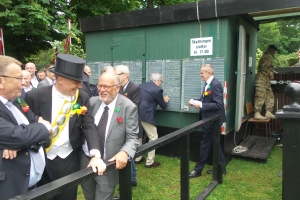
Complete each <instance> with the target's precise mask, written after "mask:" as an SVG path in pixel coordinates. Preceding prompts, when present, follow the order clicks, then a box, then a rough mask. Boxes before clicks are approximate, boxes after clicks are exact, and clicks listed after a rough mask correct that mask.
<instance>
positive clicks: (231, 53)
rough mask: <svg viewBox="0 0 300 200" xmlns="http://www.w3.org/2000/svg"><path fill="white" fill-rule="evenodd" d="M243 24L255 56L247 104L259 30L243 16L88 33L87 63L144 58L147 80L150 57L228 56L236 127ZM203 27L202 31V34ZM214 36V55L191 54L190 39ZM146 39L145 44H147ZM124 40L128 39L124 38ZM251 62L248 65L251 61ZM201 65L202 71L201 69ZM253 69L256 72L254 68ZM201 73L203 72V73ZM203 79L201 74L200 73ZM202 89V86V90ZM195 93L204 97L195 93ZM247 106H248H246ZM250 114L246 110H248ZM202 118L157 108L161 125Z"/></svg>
mask: <svg viewBox="0 0 300 200" xmlns="http://www.w3.org/2000/svg"><path fill="white" fill-rule="evenodd" d="M239 25H243V26H244V28H245V30H246V32H247V34H248V35H249V41H248V44H249V47H248V54H249V55H248V57H249V56H251V57H252V65H253V66H252V68H249V67H247V70H246V84H245V85H246V95H245V104H246V103H247V102H249V101H252V99H253V94H254V86H253V85H254V84H253V81H254V75H255V52H256V40H257V30H256V28H254V27H253V26H252V25H251V24H250V23H248V22H247V21H246V20H244V19H243V18H241V17H239V16H231V17H224V18H218V19H217V18H214V19H206V20H201V21H200V23H199V22H198V21H192V22H185V23H173V24H162V25H156V26H144V27H137V28H128V29H117V30H109V31H99V32H92V33H86V34H85V37H86V54H87V62H96V61H113V60H120V59H121V60H126V61H129V60H142V62H143V81H145V79H146V71H145V63H146V60H165V59H185V58H189V59H193V58H201V59H202V58H216V57H221V58H225V65H224V72H223V73H224V80H225V81H227V85H228V88H227V94H228V98H227V110H226V115H227V119H228V120H227V128H226V131H230V130H231V129H232V128H234V117H235V106H236V105H235V101H236V99H235V98H236V74H235V71H236V70H237V59H238V58H237V55H238V52H237V51H238V50H237V48H238V30H239ZM200 28H201V30H202V31H201V33H200ZM199 37H213V55H212V56H198V57H191V56H190V39H191V38H199ZM118 38H126V41H127V43H128V42H130V43H131V44H132V45H131V46H130V48H129V49H128V48H124V49H122V48H121V46H120V45H119V43H120V42H122V39H118ZM143 40H144V43H143ZM123 42H124V41H123ZM247 65H248V64H247ZM200 67H201V66H199V71H200ZM250 70H252V74H251V71H250ZM199 74H200V72H199ZM199 79H200V76H199ZM200 90H201V89H200ZM195 96H200V93H199V94H195ZM243 109H245V108H243ZM245 113H246V112H245ZM197 120H198V114H196V113H184V112H171V111H161V110H159V111H157V112H156V122H157V125H160V126H166V127H173V128H182V127H184V126H187V125H189V124H191V123H193V122H195V121H197Z"/></svg>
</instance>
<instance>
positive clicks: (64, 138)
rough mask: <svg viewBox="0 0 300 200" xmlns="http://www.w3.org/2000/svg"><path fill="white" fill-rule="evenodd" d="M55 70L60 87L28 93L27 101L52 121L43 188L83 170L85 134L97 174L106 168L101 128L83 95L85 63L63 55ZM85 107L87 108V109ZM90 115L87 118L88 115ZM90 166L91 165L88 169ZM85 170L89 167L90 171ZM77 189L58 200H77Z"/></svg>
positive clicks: (60, 195)
mask: <svg viewBox="0 0 300 200" xmlns="http://www.w3.org/2000/svg"><path fill="white" fill-rule="evenodd" d="M56 60H57V62H56V66H55V68H50V69H49V70H50V71H51V72H53V73H55V75H56V83H55V85H53V86H46V87H42V88H38V89H36V90H32V91H30V92H27V93H26V96H25V100H26V102H27V103H28V105H29V106H30V108H31V109H32V111H33V112H34V113H35V114H37V115H39V116H42V117H43V118H44V119H46V120H49V121H51V123H52V131H53V134H54V136H53V137H52V138H51V144H49V145H48V146H47V148H46V152H47V165H46V170H45V173H44V174H43V177H42V180H41V183H40V185H42V184H46V183H49V182H51V181H54V180H57V179H59V178H62V177H64V176H67V175H69V174H72V173H74V172H76V171H78V170H79V153H80V151H82V149H81V145H82V132H83V136H84V137H85V138H86V140H87V142H88V144H89V147H90V149H89V150H90V151H89V153H90V154H91V155H93V156H94V157H93V158H92V159H90V164H89V165H88V166H92V168H93V171H94V172H96V171H97V169H98V174H99V175H102V173H103V171H104V170H105V168H106V166H105V164H104V163H103V161H102V159H100V151H99V149H100V146H99V142H97V141H98V133H97V127H96V126H95V124H94V118H93V117H92V115H91V110H90V107H89V102H88V100H89V96H88V95H87V94H86V93H85V92H82V91H81V90H80V89H81V88H82V85H81V83H82V81H85V80H84V78H83V73H84V72H83V70H84V65H85V60H83V59H81V58H79V57H76V56H72V55H68V54H59V55H57V58H56ZM84 107H85V108H84ZM84 110H85V111H86V110H87V113H86V114H85V115H84V112H85V111H84ZM86 166H87V165H86ZM86 166H85V167H86ZM76 198H77V186H75V187H73V188H71V189H69V190H67V191H65V192H62V193H60V194H59V195H56V196H55V198H54V199H55V200H66V199H67V200H76Z"/></svg>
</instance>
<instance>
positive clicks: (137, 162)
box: [134, 157, 145, 164]
mask: <svg viewBox="0 0 300 200" xmlns="http://www.w3.org/2000/svg"><path fill="white" fill-rule="evenodd" d="M144 161H145V158H143V157H142V159H141V160H140V161H134V163H135V164H140V163H141V162H144Z"/></svg>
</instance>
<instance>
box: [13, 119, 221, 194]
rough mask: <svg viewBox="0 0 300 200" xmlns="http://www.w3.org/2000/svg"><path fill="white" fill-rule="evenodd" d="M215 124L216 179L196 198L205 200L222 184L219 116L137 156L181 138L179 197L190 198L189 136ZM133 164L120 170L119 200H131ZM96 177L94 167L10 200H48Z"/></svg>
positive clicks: (109, 166)
mask: <svg viewBox="0 0 300 200" xmlns="http://www.w3.org/2000/svg"><path fill="white" fill-rule="evenodd" d="M209 122H213V124H214V133H213V134H214V135H213V141H214V142H213V179H212V182H211V183H210V184H209V185H208V186H207V187H206V188H205V189H204V190H203V191H202V192H201V193H200V194H199V196H198V197H197V198H196V199H199V200H200V199H205V198H206V197H207V196H208V195H209V194H210V192H211V191H212V190H213V189H214V188H215V187H216V186H217V185H218V184H221V183H222V167H221V165H220V164H219V148H220V132H221V127H220V125H219V124H220V123H219V122H220V116H219V115H216V116H211V117H208V118H206V119H204V120H201V121H198V122H195V123H193V124H191V125H189V126H186V127H184V128H181V129H179V130H177V131H174V132H172V133H170V134H168V135H165V136H163V137H160V138H158V139H157V140H154V141H152V142H149V143H146V144H144V145H142V146H140V147H139V148H138V150H137V152H136V155H135V156H136V157H138V156H141V155H143V154H145V153H148V152H149V151H151V150H154V149H157V148H159V147H161V146H164V145H166V144H168V143H170V142H173V141H175V140H178V139H180V146H181V151H180V152H181V153H180V192H181V194H180V197H181V199H182V200H186V199H189V133H191V132H193V131H196V130H197V129H198V128H200V127H202V126H203V125H205V124H206V123H209ZM130 162H131V161H128V164H127V165H126V167H125V168H124V169H122V170H120V171H119V178H120V179H119V187H120V197H121V199H124V200H129V199H132V191H131V165H130V164H131V163H130ZM113 168H115V162H113V163H109V164H107V168H106V171H110V170H112V169H113ZM96 176H97V175H96V174H95V173H93V171H92V170H91V168H86V169H83V170H80V171H78V172H76V173H73V174H70V175H68V176H65V177H63V178H60V179H58V180H56V181H53V182H51V183H48V184H46V185H43V186H40V187H38V188H35V189H33V190H31V191H29V192H27V193H24V194H21V195H18V196H16V197H14V198H11V200H17V199H18V200H19V199H22V200H24V199H34V200H44V199H49V198H51V197H53V196H55V195H57V194H59V193H61V192H63V191H66V190H68V189H70V188H72V187H74V186H76V185H79V184H81V183H82V182H84V181H86V180H88V179H91V178H94V177H96Z"/></svg>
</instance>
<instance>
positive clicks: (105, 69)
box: [101, 66, 115, 74]
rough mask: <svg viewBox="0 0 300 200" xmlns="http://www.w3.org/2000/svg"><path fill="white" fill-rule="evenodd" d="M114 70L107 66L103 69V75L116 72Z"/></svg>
mask: <svg viewBox="0 0 300 200" xmlns="http://www.w3.org/2000/svg"><path fill="white" fill-rule="evenodd" d="M114 71H115V70H114V68H113V67H112V66H105V67H103V68H102V69H101V74H103V73H104V72H114Z"/></svg>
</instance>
